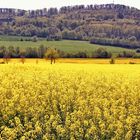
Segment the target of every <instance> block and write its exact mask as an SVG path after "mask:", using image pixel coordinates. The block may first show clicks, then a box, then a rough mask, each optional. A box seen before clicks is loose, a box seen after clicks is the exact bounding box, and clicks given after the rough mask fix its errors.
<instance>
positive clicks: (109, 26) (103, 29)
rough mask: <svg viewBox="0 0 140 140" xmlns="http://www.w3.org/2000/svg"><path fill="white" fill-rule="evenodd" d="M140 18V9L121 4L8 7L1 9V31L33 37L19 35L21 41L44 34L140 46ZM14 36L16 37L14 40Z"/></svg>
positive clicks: (133, 46)
mask: <svg viewBox="0 0 140 140" xmlns="http://www.w3.org/2000/svg"><path fill="white" fill-rule="evenodd" d="M11 11H13V12H12V13H11ZM14 13H15V14H14ZM9 14H10V16H11V18H9ZM3 17H4V18H3ZM139 19H140V11H139V10H138V9H136V8H130V7H127V6H125V5H118V4H117V5H112V4H107V5H95V6H93V5H88V6H84V5H82V6H81V5H79V6H78V5H76V6H68V7H62V8H60V10H58V9H57V8H50V9H48V10H47V9H42V10H34V11H23V10H18V11H14V9H6V10H5V12H0V23H1V26H0V34H1V35H12V36H24V37H30V38H27V39H24V38H23V37H22V38H19V39H18V40H19V41H23V40H28V41H29V40H32V41H34V42H36V41H37V40H36V37H38V38H40V37H43V38H45V39H47V40H57V41H59V40H61V39H71V40H84V41H85V40H88V41H90V40H92V41H91V43H97V44H102V45H114V46H120V47H124V48H139V47H140V26H139V25H140V24H139V23H140V22H139ZM35 36H36V37H35ZM93 38H94V39H93ZM2 39H3V38H1V40H2ZM14 39H15V37H13V39H12V40H14Z"/></svg>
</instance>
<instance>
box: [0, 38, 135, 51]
mask: <svg viewBox="0 0 140 140" xmlns="http://www.w3.org/2000/svg"><path fill="white" fill-rule="evenodd" d="M40 45H44V46H46V47H54V48H57V49H59V50H61V51H64V52H69V53H77V52H80V51H87V52H88V53H89V54H91V53H92V52H93V51H95V50H96V49H97V48H100V47H105V48H106V49H107V50H108V51H110V52H112V53H121V52H123V51H134V52H135V50H130V49H124V48H120V47H113V46H102V45H96V44H90V43H89V42H88V41H72V40H62V41H45V40H42V41H38V42H32V41H14V40H13V41H8V40H5V41H3V40H1V41H0V46H6V47H9V46H14V47H22V48H26V47H39V46H40Z"/></svg>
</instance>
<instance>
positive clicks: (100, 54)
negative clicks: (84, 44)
mask: <svg viewBox="0 0 140 140" xmlns="http://www.w3.org/2000/svg"><path fill="white" fill-rule="evenodd" d="M111 56H112V54H111V53H110V52H108V51H107V50H106V49H105V48H98V49H97V50H95V51H94V52H93V55H92V57H94V58H110V57H111Z"/></svg>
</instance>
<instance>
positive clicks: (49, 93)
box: [0, 64, 140, 140]
mask: <svg viewBox="0 0 140 140" xmlns="http://www.w3.org/2000/svg"><path fill="white" fill-rule="evenodd" d="M139 138H140V65H96V64H93V65H92V64H84V65H83V64H56V65H50V64H38V65H34V64H24V65H22V64H9V65H2V66H0V140H15V139H19V140H39V139H40V140H50V139H51V140H60V139H61V140H131V139H133V140H138V139H139Z"/></svg>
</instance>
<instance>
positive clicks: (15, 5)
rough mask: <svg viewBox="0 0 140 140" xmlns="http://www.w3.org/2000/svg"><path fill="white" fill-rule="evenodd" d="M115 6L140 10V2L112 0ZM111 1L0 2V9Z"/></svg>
mask: <svg viewBox="0 0 140 140" xmlns="http://www.w3.org/2000/svg"><path fill="white" fill-rule="evenodd" d="M114 1H115V4H124V5H129V6H131V7H136V8H139V9H140V0H114ZM106 3H113V0H0V8H19V9H26V10H28V9H41V8H50V7H58V8H60V7H61V6H71V5H76V4H77V5H80V4H85V5H88V4H106Z"/></svg>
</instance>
